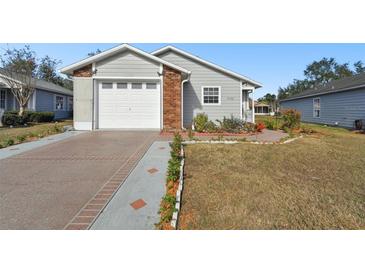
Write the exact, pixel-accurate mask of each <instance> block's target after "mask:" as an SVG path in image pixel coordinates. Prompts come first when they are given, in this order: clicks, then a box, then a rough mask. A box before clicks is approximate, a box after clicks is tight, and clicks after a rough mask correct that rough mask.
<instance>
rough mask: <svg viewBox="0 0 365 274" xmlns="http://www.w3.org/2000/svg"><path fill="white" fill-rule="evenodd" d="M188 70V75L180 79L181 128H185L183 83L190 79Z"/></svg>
mask: <svg viewBox="0 0 365 274" xmlns="http://www.w3.org/2000/svg"><path fill="white" fill-rule="evenodd" d="M190 74H191V73H190V72H189V73H188V77H187V78H186V79H184V80H182V81H181V98H180V100H181V103H180V104H181V107H180V108H181V129H183V130H185V129H186V128H184V84H185V83H186V82H188V81H189V80H190Z"/></svg>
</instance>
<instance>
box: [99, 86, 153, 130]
mask: <svg viewBox="0 0 365 274" xmlns="http://www.w3.org/2000/svg"><path fill="white" fill-rule="evenodd" d="M98 112H99V128H101V129H108V128H110V129H117V128H124V129H128V128H130V129H133V128H142V129H143V128H145V129H159V128H160V84H159V83H158V82H142V81H135V82H123V81H118V82H117V81H113V82H111V81H109V82H108V81H102V82H100V83H99V106H98Z"/></svg>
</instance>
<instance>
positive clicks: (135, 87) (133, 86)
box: [132, 83, 142, 89]
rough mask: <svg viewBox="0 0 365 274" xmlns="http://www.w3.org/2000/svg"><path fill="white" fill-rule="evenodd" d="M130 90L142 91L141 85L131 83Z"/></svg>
mask: <svg viewBox="0 0 365 274" xmlns="http://www.w3.org/2000/svg"><path fill="white" fill-rule="evenodd" d="M132 89H142V83H132Z"/></svg>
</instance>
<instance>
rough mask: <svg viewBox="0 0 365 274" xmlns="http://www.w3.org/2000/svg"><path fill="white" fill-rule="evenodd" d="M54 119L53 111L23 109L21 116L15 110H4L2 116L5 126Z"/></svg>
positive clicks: (46, 121) (45, 121) (44, 121)
mask: <svg viewBox="0 0 365 274" xmlns="http://www.w3.org/2000/svg"><path fill="white" fill-rule="evenodd" d="M53 120H54V113H53V112H39V111H24V113H23V115H22V116H19V115H18V112H17V111H6V112H5V113H4V115H3V117H2V123H3V125H5V126H20V125H24V124H27V123H48V122H52V121H53Z"/></svg>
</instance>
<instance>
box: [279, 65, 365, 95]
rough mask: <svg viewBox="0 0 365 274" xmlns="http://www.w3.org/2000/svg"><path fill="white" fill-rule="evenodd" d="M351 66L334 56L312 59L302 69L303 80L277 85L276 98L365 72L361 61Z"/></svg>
mask: <svg viewBox="0 0 365 274" xmlns="http://www.w3.org/2000/svg"><path fill="white" fill-rule="evenodd" d="M353 68H354V69H352V68H351V66H350V64H349V63H343V64H340V63H338V62H337V61H336V60H335V58H322V59H321V60H319V61H314V62H312V63H311V64H309V65H308V66H307V67H306V69H305V70H304V76H305V78H304V79H303V80H298V79H294V81H293V82H292V83H290V84H289V85H288V86H286V87H284V88H282V87H279V90H278V99H279V100H281V99H284V98H286V97H288V96H291V95H295V94H299V93H301V92H303V91H304V90H307V89H312V88H314V87H315V86H323V85H325V84H327V83H329V82H330V81H333V80H338V79H341V78H344V77H348V76H353V75H356V74H358V73H362V72H365V67H364V66H363V63H362V61H358V62H356V63H354V64H353Z"/></svg>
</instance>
